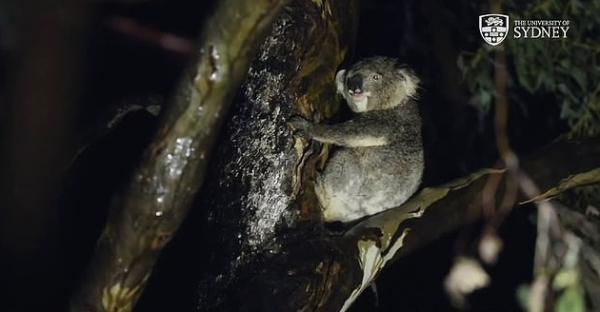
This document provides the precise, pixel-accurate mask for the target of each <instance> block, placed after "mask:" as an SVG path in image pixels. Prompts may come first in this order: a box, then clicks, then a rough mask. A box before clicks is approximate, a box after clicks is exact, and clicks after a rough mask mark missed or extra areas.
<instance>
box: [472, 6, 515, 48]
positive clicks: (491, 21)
mask: <svg viewBox="0 0 600 312" xmlns="http://www.w3.org/2000/svg"><path fill="white" fill-rule="evenodd" d="M508 22H509V17H508V15H504V14H484V15H479V33H480V34H481V37H482V38H483V40H485V42H487V43H488V44H490V45H493V46H497V45H499V44H500V43H502V41H504V39H506V36H507V35H508V31H509V24H508Z"/></svg>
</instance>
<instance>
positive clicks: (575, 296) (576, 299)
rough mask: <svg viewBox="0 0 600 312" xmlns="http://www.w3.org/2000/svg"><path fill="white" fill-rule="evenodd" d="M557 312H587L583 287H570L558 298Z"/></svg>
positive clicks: (555, 309) (555, 308)
mask: <svg viewBox="0 0 600 312" xmlns="http://www.w3.org/2000/svg"><path fill="white" fill-rule="evenodd" d="M554 311H555V312H585V311H586V309H585V298H584V292H583V289H582V288H581V287H576V286H574V287H569V288H567V289H566V290H565V291H564V292H563V293H562V294H561V295H560V297H559V298H558V301H557V302H556V306H555V307H554Z"/></svg>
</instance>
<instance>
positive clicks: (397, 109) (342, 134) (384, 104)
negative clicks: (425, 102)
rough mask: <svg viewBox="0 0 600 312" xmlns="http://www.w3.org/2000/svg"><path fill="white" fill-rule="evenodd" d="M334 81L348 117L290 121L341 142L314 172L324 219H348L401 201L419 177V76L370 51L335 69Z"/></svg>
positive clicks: (326, 139) (310, 132) (323, 138)
mask: <svg viewBox="0 0 600 312" xmlns="http://www.w3.org/2000/svg"><path fill="white" fill-rule="evenodd" d="M375 75H377V77H375ZM336 84H337V88H338V92H339V93H340V94H342V96H343V97H344V98H345V99H346V102H347V103H348V105H349V106H350V109H351V110H352V111H354V112H355V115H354V117H353V118H352V119H351V120H348V121H346V122H342V123H339V124H334V125H324V124H312V123H309V122H308V121H305V120H295V121H292V122H291V125H292V127H294V128H296V129H300V130H301V131H303V132H304V133H305V134H306V135H308V136H309V137H311V138H313V139H315V140H317V141H320V142H325V143H330V144H334V145H338V146H340V148H339V149H338V150H336V151H335V152H334V154H333V155H332V157H331V158H330V159H329V160H328V162H327V164H326V166H325V170H324V172H323V173H322V174H321V175H320V176H319V177H318V178H317V181H316V194H317V197H318V198H319V202H320V203H321V206H322V208H323V216H324V219H325V221H327V222H332V221H342V222H349V221H353V220H357V219H360V218H362V217H365V216H368V215H372V214H376V213H379V212H381V211H384V210H386V209H390V208H393V207H397V206H399V205H400V204H402V203H404V202H405V201H406V200H407V199H408V198H409V197H410V196H411V195H412V194H413V193H414V192H415V191H416V190H417V188H418V187H419V184H420V183H421V177H422V173H423V146H422V140H421V118H420V116H419V111H418V107H417V103H416V102H415V98H416V96H417V89H418V84H419V79H418V78H417V77H416V75H415V74H414V72H413V71H412V70H410V69H409V68H407V67H406V66H403V65H401V64H399V63H398V61H397V60H395V59H392V58H387V57H373V58H369V59H365V60H362V61H360V62H359V63H357V64H355V65H354V66H353V67H352V68H351V69H350V70H348V71H344V70H341V71H339V72H338V74H337V75H336ZM349 84H350V85H351V87H352V88H349ZM355 91H356V92H355ZM365 95H368V96H367V97H364V96H365Z"/></svg>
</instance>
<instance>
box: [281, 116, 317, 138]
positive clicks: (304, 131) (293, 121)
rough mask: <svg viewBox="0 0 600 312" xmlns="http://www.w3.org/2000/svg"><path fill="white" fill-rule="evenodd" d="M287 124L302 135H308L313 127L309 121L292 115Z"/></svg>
mask: <svg viewBox="0 0 600 312" xmlns="http://www.w3.org/2000/svg"><path fill="white" fill-rule="evenodd" d="M287 124H288V126H289V127H290V128H292V130H295V131H298V132H299V133H300V134H301V135H303V136H306V137H310V132H311V130H312V127H313V124H312V123H311V122H310V121H308V120H306V119H304V118H301V117H298V116H294V117H292V118H290V120H289V121H288V122H287Z"/></svg>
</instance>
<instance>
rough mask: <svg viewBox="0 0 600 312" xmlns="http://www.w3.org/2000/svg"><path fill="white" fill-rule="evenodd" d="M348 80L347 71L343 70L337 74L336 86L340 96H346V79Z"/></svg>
mask: <svg viewBox="0 0 600 312" xmlns="http://www.w3.org/2000/svg"><path fill="white" fill-rule="evenodd" d="M345 78H346V70H345V69H342V70H340V71H338V72H337V74H335V85H336V87H337V92H338V93H339V94H342V95H343V94H344V90H345V86H344V79H345Z"/></svg>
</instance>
